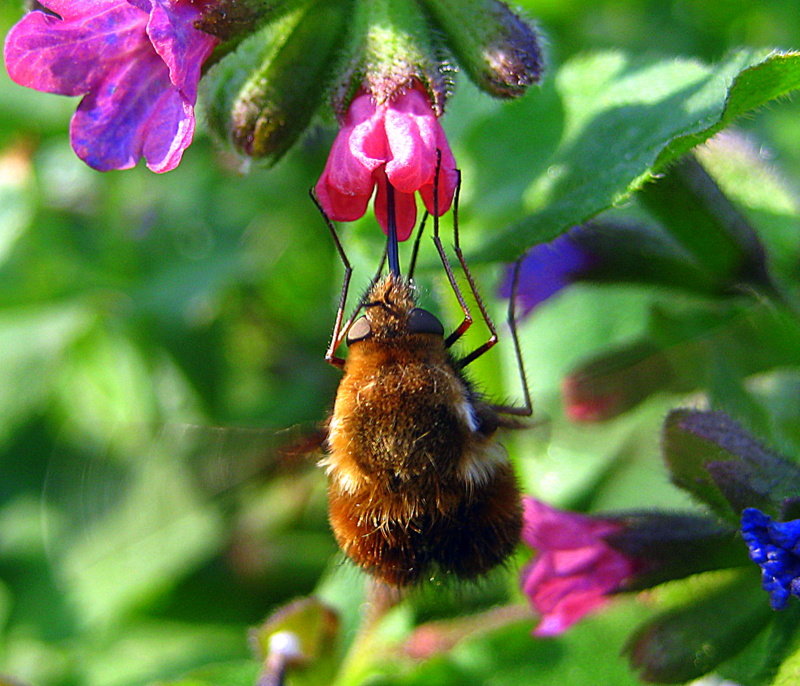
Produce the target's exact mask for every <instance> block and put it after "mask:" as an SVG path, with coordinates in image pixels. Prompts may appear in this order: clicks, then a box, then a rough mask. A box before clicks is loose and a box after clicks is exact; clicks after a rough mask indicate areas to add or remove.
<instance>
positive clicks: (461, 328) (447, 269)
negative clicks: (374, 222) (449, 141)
mask: <svg viewBox="0 0 800 686" xmlns="http://www.w3.org/2000/svg"><path fill="white" fill-rule="evenodd" d="M441 163H442V152H441V150H438V149H437V150H436V174H435V175H434V177H433V244H434V245H435V246H436V252H438V253H439V260H440V261H441V263H442V266H443V267H444V273H445V274H446V275H447V280H448V281H449V282H450V288H452V289H453V293H455V296H456V299H457V300H458V304H459V306H460V307H461V311H462V312H463V313H464V319H463V320H462V321H461V324H459V325H458V328H456V330H455V331H453V333H451V334H450V335H449V336H448V337H447V338H446V339H445V342H444V344H445V347H447V348H449V347H450V346H451V345H453V343H455V342H456V341H457V340H458V339H459V338H461V336H463V335H464V333H465V332H466V331H467V329H469V327H470V326H472V313H471V312H470V311H469V306H468V305H467V302H466V300H464V295H463V294H462V293H461V289H460V288H459V287H458V282H457V281H456V277H455V274H453V268H452V267H451V266H450V260H448V259H447V255H446V254H445V251H444V247H443V246H442V239H441V238H440V236H439V169H440V167H441ZM456 173H457V174H458V184H457V185H456V197H455V201H454V206H453V218H454V220H455V219H456V218H457V217H458V209H457V208H458V197H459V195H460V192H461V172H460V171H458V170H456ZM462 366H463V365H462Z"/></svg>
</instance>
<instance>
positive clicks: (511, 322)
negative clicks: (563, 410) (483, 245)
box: [492, 255, 533, 417]
mask: <svg viewBox="0 0 800 686" xmlns="http://www.w3.org/2000/svg"><path fill="white" fill-rule="evenodd" d="M523 258H524V255H523V256H522V257H520V258H518V259H517V261H516V262H514V267H513V269H512V272H511V297H510V298H509V300H508V328H509V329H510V330H511V340H512V341H513V342H514V356H515V357H516V360H517V370H518V371H519V380H520V382H521V383H522V397H523V399H524V400H525V404H524V405H523V406H522V407H516V406H514V405H492V408H493V409H494V410H495V411H497V412H502V413H503V414H511V415H517V416H518V417H530V416H531V415H532V414H533V402H532V401H531V392H530V389H529V388H528V375H527V374H526V373H525V364H524V362H523V361H522V349H521V348H520V345H519V334H518V332H517V291H518V290H519V270H520V265H521V264H522V260H523Z"/></svg>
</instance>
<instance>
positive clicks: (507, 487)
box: [329, 464, 522, 586]
mask: <svg viewBox="0 0 800 686" xmlns="http://www.w3.org/2000/svg"><path fill="white" fill-rule="evenodd" d="M454 486H455V488H453V490H449V489H447V490H445V491H442V492H441V493H440V494H439V499H438V502H437V503H432V502H428V503H424V502H419V501H417V500H416V499H415V498H414V497H413V496H412V495H411V494H407V493H405V494H396V495H393V496H388V497H387V495H386V494H383V495H382V496H381V497H379V498H376V497H375V495H376V494H375V492H374V491H373V492H369V491H367V490H363V491H358V492H356V493H345V492H343V491H342V490H341V489H338V488H337V487H336V485H335V484H332V485H331V488H330V491H329V507H330V520H331V526H332V528H333V531H334V534H335V535H336V539H337V542H338V543H339V545H340V547H341V548H342V550H343V551H344V552H345V553H346V554H347V555H348V557H350V558H351V559H352V560H353V561H354V562H356V564H358V565H359V566H361V567H363V568H364V569H366V570H367V571H368V572H370V573H371V574H373V575H375V576H377V577H378V578H380V579H382V580H383V581H385V582H386V583H388V584H391V585H394V586H406V585H409V584H413V583H415V582H417V581H421V580H423V579H425V578H427V577H428V576H430V575H431V573H432V572H433V569H434V568H438V569H439V570H441V571H442V572H444V573H446V574H455V575H456V576H458V577H460V578H464V579H472V578H475V577H477V576H480V575H481V574H484V573H485V572H487V571H489V570H490V569H492V568H493V567H495V566H497V565H498V564H500V563H501V562H502V561H503V560H504V559H506V558H507V557H508V555H510V554H511V552H512V551H513V549H514V547H515V545H516V543H517V541H518V540H519V535H520V530H521V526H522V524H521V511H520V504H519V503H520V499H519V492H518V490H517V485H516V482H515V479H514V475H513V473H512V471H511V468H510V466H509V465H508V464H504V465H499V466H498V468H497V469H495V470H494V473H493V475H492V477H491V478H490V479H489V481H488V482H487V483H486V484H485V485H483V486H482V487H481V488H480V489H479V490H478V491H476V492H474V493H472V494H469V493H468V492H467V490H466V489H465V486H464V485H463V484H461V485H460V486H456V485H455V484H454Z"/></svg>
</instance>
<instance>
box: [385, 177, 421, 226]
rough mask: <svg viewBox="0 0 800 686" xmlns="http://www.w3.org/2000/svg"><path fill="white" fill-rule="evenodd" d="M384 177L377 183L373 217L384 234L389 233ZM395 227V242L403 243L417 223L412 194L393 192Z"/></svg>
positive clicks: (415, 203)
mask: <svg viewBox="0 0 800 686" xmlns="http://www.w3.org/2000/svg"><path fill="white" fill-rule="evenodd" d="M386 184H387V181H386V175H385V174H384V175H383V179H382V180H381V181H379V182H378V192H377V193H376V194H375V217H376V218H377V220H378V223H379V224H380V225H381V228H382V229H383V231H384V233H387V232H388V231H389V216H388V207H387V202H386V201H387V198H386ZM394 209H395V226H396V228H397V240H399V241H405V240H407V239H408V237H409V236H410V235H411V233H412V231H414V226H415V225H416V223H417V201H416V199H415V198H414V194H413V193H401V192H400V191H398V190H397V189H395V191H394Z"/></svg>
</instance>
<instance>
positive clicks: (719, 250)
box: [639, 154, 774, 292]
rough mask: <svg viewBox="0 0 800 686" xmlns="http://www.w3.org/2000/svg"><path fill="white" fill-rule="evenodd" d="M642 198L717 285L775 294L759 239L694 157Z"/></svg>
mask: <svg viewBox="0 0 800 686" xmlns="http://www.w3.org/2000/svg"><path fill="white" fill-rule="evenodd" d="M639 197H640V198H641V200H642V201H643V203H644V204H645V206H646V207H647V208H648V209H649V210H650V211H651V212H652V213H653V214H654V215H655V216H656V217H658V219H659V220H660V221H661V222H662V223H663V225H664V227H665V228H666V229H667V230H669V231H670V232H671V233H672V235H673V236H674V237H675V238H676V239H677V240H678V241H680V242H681V244H682V245H683V246H684V247H685V248H686V249H687V250H688V251H689V252H690V253H691V254H692V255H693V256H694V257H695V258H696V260H697V262H698V264H700V265H702V266H703V267H704V268H705V269H706V270H707V271H708V272H709V273H710V274H711V275H712V276H713V277H714V279H715V280H716V281H717V282H719V283H721V284H723V285H725V286H727V287H728V288H729V289H733V290H735V289H736V287H737V286H739V285H741V284H747V285H748V286H756V287H760V288H762V289H764V290H766V291H767V292H772V291H774V285H773V284H772V282H771V279H770V276H769V274H768V271H767V265H766V257H765V250H764V246H763V245H762V243H761V241H760V240H759V238H758V235H757V234H756V232H755V230H754V229H753V227H752V226H751V225H750V224H749V223H748V222H747V220H746V219H745V218H744V216H743V215H742V214H741V213H740V212H739V210H738V209H737V208H736V207H735V206H734V205H733V203H732V202H731V201H730V200H729V199H728V197H727V196H726V195H725V194H724V193H723V192H722V190H721V189H720V188H719V186H718V185H717V183H716V182H715V181H714V179H713V178H712V177H711V176H710V175H709V174H708V172H707V171H706V170H705V168H704V167H703V166H702V165H701V164H700V162H699V161H698V160H697V158H696V157H695V156H694V155H692V154H687V155H685V156H684V157H682V158H681V159H680V160H679V161H678V162H677V163H675V164H674V165H672V166H671V167H669V168H668V169H667V170H666V171H665V172H664V174H663V175H662V176H661V177H659V179H658V181H657V182H656V183H651V184H646V185H645V186H644V187H643V188H642V189H641V191H640V194H639Z"/></svg>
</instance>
